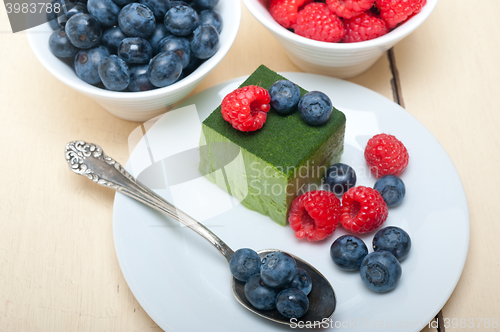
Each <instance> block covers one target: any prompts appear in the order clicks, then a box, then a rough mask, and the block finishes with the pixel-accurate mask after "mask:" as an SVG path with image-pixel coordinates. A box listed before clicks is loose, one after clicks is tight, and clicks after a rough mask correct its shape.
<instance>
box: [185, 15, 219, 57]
mask: <svg viewBox="0 0 500 332" xmlns="http://www.w3.org/2000/svg"><path fill="white" fill-rule="evenodd" d="M218 49H219V33H217V30H216V29H215V28H214V26H213V25H210V24H203V25H200V26H199V27H198V28H196V30H194V33H193V38H192V39H191V51H192V52H193V55H194V56H195V57H197V58H198V59H202V60H205V59H208V58H211V57H212V56H213V55H214V54H215V53H216V52H217V50H218Z"/></svg>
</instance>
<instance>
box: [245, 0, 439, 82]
mask: <svg viewBox="0 0 500 332" xmlns="http://www.w3.org/2000/svg"><path fill="white" fill-rule="evenodd" d="M243 2H244V3H245V6H246V7H247V8H248V10H249V11H250V12H251V13H252V15H253V16H255V18H256V19H257V20H258V21H259V22H260V23H261V24H262V25H264V26H265V27H266V28H267V29H268V30H269V31H270V32H271V34H272V35H274V37H275V38H276V39H277V40H278V42H280V43H281V45H283V47H284V48H285V51H286V53H287V55H288V56H289V57H290V60H292V62H293V63H295V64H296V65H297V66H298V67H299V68H300V69H302V70H303V71H305V72H309V73H314V74H320V75H330V76H335V77H339V78H349V77H353V76H356V75H359V74H361V73H362V72H364V71H365V70H367V69H368V68H370V66H372V65H373V64H374V63H375V62H376V61H377V60H378V58H380V56H382V54H384V52H386V51H387V50H388V49H390V48H391V47H393V46H394V45H395V44H396V43H397V42H399V41H400V40H401V39H403V38H405V37H406V36H408V35H409V34H410V33H411V32H413V31H414V30H415V29H416V28H417V27H418V26H419V25H420V24H422V22H424V21H425V19H426V18H427V17H428V16H429V15H430V13H431V12H432V10H433V9H434V7H436V4H437V2H438V0H427V4H426V5H425V6H424V7H423V8H422V11H421V12H420V13H418V14H417V15H415V16H413V17H412V18H411V19H409V20H408V21H407V22H405V23H404V24H403V25H401V26H399V27H397V28H396V29H394V30H392V31H391V32H389V33H388V34H386V35H384V36H382V37H379V38H376V39H372V40H368V41H364V42H359V43H346V44H342V43H326V42H320V41H317V40H312V39H308V38H305V37H302V36H299V35H297V34H295V33H293V32H291V31H289V30H287V29H285V28H283V27H282V26H281V25H279V24H278V23H277V22H276V21H275V20H274V19H273V18H272V16H271V14H270V13H269V10H268V8H267V5H268V3H269V1H268V0H243Z"/></svg>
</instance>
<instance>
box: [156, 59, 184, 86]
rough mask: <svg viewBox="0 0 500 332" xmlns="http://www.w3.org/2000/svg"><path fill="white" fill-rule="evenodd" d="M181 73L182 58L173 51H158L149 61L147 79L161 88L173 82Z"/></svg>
mask: <svg viewBox="0 0 500 332" xmlns="http://www.w3.org/2000/svg"><path fill="white" fill-rule="evenodd" d="M181 73H182V60H181V58H179V56H178V55H177V54H175V53H174V52H162V53H158V54H157V55H156V56H155V57H154V58H153V60H151V62H150V63H149V69H148V79H149V81H150V82H151V83H152V84H153V85H154V86H156V87H159V88H162V87H164V86H168V85H170V84H172V83H175V82H176V81H177V80H178V79H179V77H180V76H181Z"/></svg>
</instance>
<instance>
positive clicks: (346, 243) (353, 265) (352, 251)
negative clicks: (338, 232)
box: [330, 235, 368, 271]
mask: <svg viewBox="0 0 500 332" xmlns="http://www.w3.org/2000/svg"><path fill="white" fill-rule="evenodd" d="M366 255H368V248H367V247H366V244H365V243H364V242H363V240H361V239H360V238H358V237H356V236H353V235H342V236H341V237H339V238H338V239H336V240H335V241H334V242H333V243H332V246H331V247H330V257H331V258H332V261H333V262H334V263H335V265H337V266H338V267H339V268H340V269H342V270H344V271H356V270H359V267H360V266H361V262H362V261H363V259H364V258H365V257H366Z"/></svg>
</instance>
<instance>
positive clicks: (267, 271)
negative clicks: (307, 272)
mask: <svg viewBox="0 0 500 332" xmlns="http://www.w3.org/2000/svg"><path fill="white" fill-rule="evenodd" d="M296 270H297V264H296V263H295V260H294V259H293V258H292V257H291V256H290V255H287V254H285V253H283V252H281V251H276V252H273V253H270V254H268V255H266V257H264V258H263V259H262V265H261V267H260V276H261V277H262V280H264V283H265V284H266V285H268V286H269V287H275V288H279V287H285V286H286V285H287V284H289V283H290V282H291V281H292V280H293V278H294V277H295V273H296Z"/></svg>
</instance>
